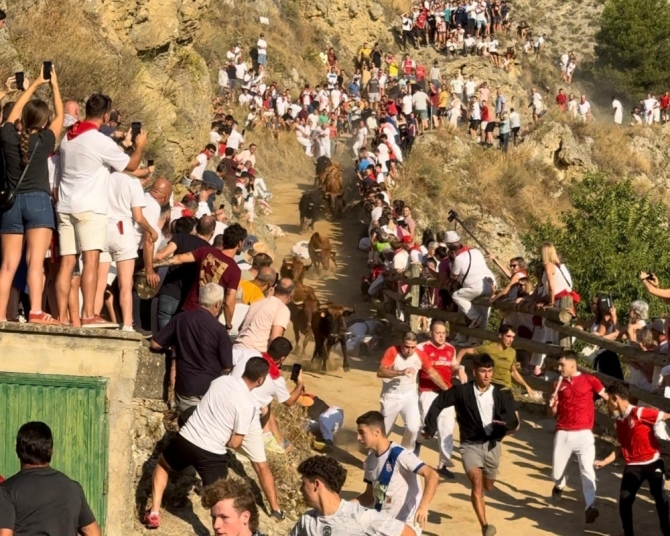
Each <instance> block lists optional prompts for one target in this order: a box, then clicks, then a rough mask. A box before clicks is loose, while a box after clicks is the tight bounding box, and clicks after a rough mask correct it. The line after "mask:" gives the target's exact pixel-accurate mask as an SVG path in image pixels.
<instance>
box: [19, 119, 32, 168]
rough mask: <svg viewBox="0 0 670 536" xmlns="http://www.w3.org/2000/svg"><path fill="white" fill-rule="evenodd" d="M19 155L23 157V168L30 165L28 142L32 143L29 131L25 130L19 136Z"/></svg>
mask: <svg viewBox="0 0 670 536" xmlns="http://www.w3.org/2000/svg"><path fill="white" fill-rule="evenodd" d="M19 139H20V141H19V153H20V155H21V166H22V167H26V166H27V165H28V159H29V154H28V142H29V141H30V132H29V131H28V129H26V128H24V129H23V130H21V134H20V135H19Z"/></svg>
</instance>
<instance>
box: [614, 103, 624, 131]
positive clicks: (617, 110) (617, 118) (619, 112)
mask: <svg viewBox="0 0 670 536" xmlns="http://www.w3.org/2000/svg"><path fill="white" fill-rule="evenodd" d="M612 108H613V109H614V122H615V123H616V124H617V125H620V124H621V123H622V121H623V105H622V104H621V102H620V101H619V100H617V99H614V100H613V101H612Z"/></svg>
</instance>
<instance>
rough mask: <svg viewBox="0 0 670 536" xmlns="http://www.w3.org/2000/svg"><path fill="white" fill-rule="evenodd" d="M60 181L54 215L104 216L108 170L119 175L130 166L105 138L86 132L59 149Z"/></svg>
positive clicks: (93, 131) (64, 139)
mask: <svg viewBox="0 0 670 536" xmlns="http://www.w3.org/2000/svg"><path fill="white" fill-rule="evenodd" d="M60 160H61V171H62V174H61V179H60V184H59V186H58V205H56V211H57V212H60V213H62V214H79V213H81V212H94V213H96V214H107V210H108V199H107V197H108V196H107V192H108V190H109V183H108V181H109V174H110V169H115V170H116V171H123V170H124V169H126V167H127V166H128V162H130V157H129V156H128V155H127V154H125V153H124V152H123V151H122V150H121V149H120V148H119V146H118V145H117V144H116V143H114V141H112V139H111V138H110V137H109V136H105V135H104V134H102V133H101V132H98V131H97V130H89V131H88V132H84V133H83V134H80V135H79V136H77V137H76V138H74V139H73V140H68V137H67V136H65V137H64V138H63V141H62V142H61V146H60Z"/></svg>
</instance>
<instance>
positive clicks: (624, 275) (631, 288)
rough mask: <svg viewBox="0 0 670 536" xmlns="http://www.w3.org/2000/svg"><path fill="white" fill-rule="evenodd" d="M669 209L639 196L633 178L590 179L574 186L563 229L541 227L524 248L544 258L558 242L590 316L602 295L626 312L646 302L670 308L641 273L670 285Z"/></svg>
mask: <svg viewBox="0 0 670 536" xmlns="http://www.w3.org/2000/svg"><path fill="white" fill-rule="evenodd" d="M666 213H667V208H666V206H665V205H664V204H663V203H661V202H656V201H653V200H651V199H650V197H648V196H647V195H644V196H639V195H637V194H636V192H635V190H634V188H633V184H632V181H631V180H629V179H625V180H620V181H618V182H613V181H611V180H609V179H608V177H607V176H606V175H603V174H594V175H587V176H586V177H585V178H584V180H583V181H582V182H580V183H579V184H577V185H576V186H574V190H573V192H572V208H571V209H570V210H568V211H566V212H563V213H562V215H561V217H560V220H561V223H562V225H554V224H551V223H535V224H534V225H533V226H532V227H531V229H530V231H529V232H528V233H527V234H526V235H524V237H523V241H524V245H525V246H526V248H527V249H528V250H529V251H535V252H537V254H538V255H539V249H540V246H541V244H542V242H544V241H550V242H553V243H554V244H555V246H556V249H557V251H558V252H559V255H561V257H562V259H563V261H564V262H565V264H566V265H567V266H568V268H569V270H570V273H571V274H572V278H573V282H574V286H575V290H577V291H578V292H579V293H580V295H581V296H582V303H581V304H580V306H579V308H580V312H581V313H585V312H586V310H587V308H588V305H589V300H590V299H591V298H592V297H593V296H594V295H596V294H599V293H609V294H611V295H612V297H613V298H614V300H615V303H616V305H617V307H618V308H619V309H620V310H622V311H623V310H625V309H624V308H625V307H628V306H629V304H630V302H631V301H633V300H636V299H644V300H645V301H647V302H649V305H650V312H651V313H652V314H653V315H659V314H660V313H661V312H662V311H663V310H664V306H663V305H662V303H661V301H660V300H658V299H656V298H651V296H649V294H647V292H646V291H645V290H644V287H643V286H642V284H641V283H640V280H639V273H640V271H647V272H654V273H655V274H656V275H657V276H658V277H659V279H660V281H661V283H662V284H665V286H667V285H668V284H669V283H670V233H668V220H667V217H666Z"/></svg>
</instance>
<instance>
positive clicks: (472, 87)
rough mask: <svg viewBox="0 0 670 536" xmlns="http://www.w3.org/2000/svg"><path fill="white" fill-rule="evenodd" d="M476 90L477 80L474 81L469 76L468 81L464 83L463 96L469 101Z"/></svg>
mask: <svg viewBox="0 0 670 536" xmlns="http://www.w3.org/2000/svg"><path fill="white" fill-rule="evenodd" d="M452 87H453V86H452ZM476 92H477V82H475V79H474V77H473V76H470V78H469V79H468V81H467V82H466V83H465V96H466V97H467V100H468V101H469V100H470V99H471V98H472V97H474V96H475V93H476Z"/></svg>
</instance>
